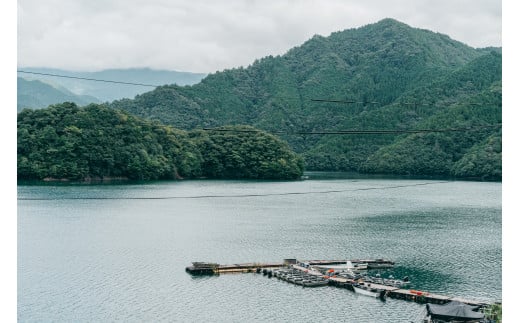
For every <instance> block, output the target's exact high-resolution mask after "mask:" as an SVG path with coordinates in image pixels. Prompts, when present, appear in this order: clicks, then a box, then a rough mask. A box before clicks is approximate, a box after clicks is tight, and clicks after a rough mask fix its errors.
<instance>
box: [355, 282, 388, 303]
mask: <svg viewBox="0 0 520 323" xmlns="http://www.w3.org/2000/svg"><path fill="white" fill-rule="evenodd" d="M352 287H353V288H354V292H356V293H358V294H361V295H366V296H371V297H379V298H381V299H385V298H386V290H384V289H381V288H373V287H370V286H369V285H361V284H352Z"/></svg>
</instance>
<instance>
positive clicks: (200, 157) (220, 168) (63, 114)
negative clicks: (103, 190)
mask: <svg viewBox="0 0 520 323" xmlns="http://www.w3.org/2000/svg"><path fill="white" fill-rule="evenodd" d="M225 129H226V130H231V131H226V132H218V131H214V132H201V131H192V132H186V131H182V130H178V129H174V128H172V127H170V126H164V125H161V124H159V123H157V122H152V121H149V120H143V119H140V118H137V117H134V116H132V115H130V114H128V113H126V112H123V111H117V110H113V109H110V108H108V107H106V106H103V105H96V104H91V105H89V106H86V107H84V108H79V107H78V106H76V105H75V104H74V103H63V104H58V105H53V106H50V107H48V108H46V109H39V110H30V109H25V110H23V111H22V112H21V113H19V114H18V135H17V140H18V145H17V148H18V163H17V166H18V179H36V180H42V179H51V180H63V179H66V180H85V179H93V178H94V179H107V178H112V179H113V178H118V179H140V180H149V179H177V178H200V177H207V178H252V179H298V178H300V177H301V175H302V173H303V160H302V159H301V157H299V156H298V155H296V154H295V153H294V152H292V151H291V150H290V148H289V147H288V145H287V143H285V142H283V141H281V140H280V139H279V138H277V137H275V136H273V135H271V134H268V133H265V132H262V131H258V130H256V129H254V128H252V127H249V126H242V127H227V128H225ZM223 130H224V129H223ZM237 131H247V132H245V133H244V134H240V133H239V132H237Z"/></svg>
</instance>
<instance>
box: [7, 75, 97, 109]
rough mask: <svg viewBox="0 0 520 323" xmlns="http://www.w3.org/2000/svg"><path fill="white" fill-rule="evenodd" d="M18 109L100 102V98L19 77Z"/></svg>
mask: <svg viewBox="0 0 520 323" xmlns="http://www.w3.org/2000/svg"><path fill="white" fill-rule="evenodd" d="M17 82H18V83H17V91H18V92H17V95H18V97H17V104H16V105H17V111H18V112H20V111H22V109H23V108H29V109H41V108H46V107H48V106H49V105H51V104H56V103H62V102H67V101H68V102H74V103H76V104H78V105H86V104H89V103H98V102H100V101H99V99H97V98H94V97H90V96H86V95H76V94H74V93H72V92H70V91H68V90H66V89H64V88H55V87H53V86H52V85H50V84H47V83H44V82H40V81H37V80H26V79H24V78H21V77H18V78H17Z"/></svg>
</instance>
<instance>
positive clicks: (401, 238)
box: [18, 175, 502, 322]
mask: <svg viewBox="0 0 520 323" xmlns="http://www.w3.org/2000/svg"><path fill="white" fill-rule="evenodd" d="M501 194H502V186H501V183H483V182H464V181H443V180H420V179H417V180H410V179H370V178H368V179H366V178H365V179H364V178H341V179H335V178H332V177H316V176H314V175H311V176H310V178H309V179H307V180H305V181H295V182H263V181H262V182H259V181H210V180H204V181H202V180H201V181H175V182H154V183H147V184H123V185H81V184H78V185H70V184H69V185H63V184H62V185H19V186H18V320H19V321H20V322H113V321H122V322H201V321H207V322H252V321H258V322H260V321H262V322H264V321H268V322H296V321H298V322H301V321H317V322H323V321H328V322H410V321H418V319H419V318H421V317H422V316H421V315H422V312H423V311H424V305H420V304H415V303H410V302H405V301H401V300H394V299H388V300H387V301H386V302H382V301H379V300H376V299H372V298H370V297H366V296H361V295H357V294H354V293H353V292H351V291H349V290H347V289H340V288H334V287H321V288H314V289H312V288H302V287H301V286H296V285H292V284H288V283H285V282H283V281H279V280H277V279H268V278H267V277H266V276H263V275H258V274H231V275H221V276H216V277H192V276H190V275H188V274H187V273H186V272H185V267H186V266H189V265H190V264H191V262H192V261H210V262H218V263H221V264H232V263H240V262H264V261H265V262H272V261H281V260H282V259H284V258H299V259H338V258H339V259H345V258H388V259H391V260H394V261H395V262H396V267H395V268H394V269H392V270H388V271H380V273H381V275H383V276H385V275H390V274H392V275H394V276H395V277H397V278H402V277H404V276H409V277H410V280H411V281H412V285H411V286H410V288H411V289H419V290H425V291H429V292H433V293H441V294H446V295H448V296H460V297H465V298H470V299H477V300H485V301H497V300H500V299H501V298H502V289H501V288H502V287H501V284H502V273H501V267H502V249H501V243H502V234H501V225H502V219H501V214H502V205H501Z"/></svg>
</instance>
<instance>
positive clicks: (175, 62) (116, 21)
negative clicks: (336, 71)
mask: <svg viewBox="0 0 520 323" xmlns="http://www.w3.org/2000/svg"><path fill="white" fill-rule="evenodd" d="M17 14H18V21H17V24H18V31H17V32H18V39H17V47H18V48H17V49H18V51H17V58H18V66H20V67H28V66H31V67H53V68H62V69H72V70H82V71H95V70H101V69H107V68H129V67H150V68H154V69H168V70H177V71H188V72H203V73H211V72H215V71H217V70H223V69H226V68H233V67H238V66H247V65H249V64H251V63H252V62H253V61H254V60H255V59H257V58H261V57H264V56H266V55H278V54H284V53H285V52H286V51H287V50H289V49H290V48H292V47H294V46H298V45H301V44H302V43H303V42H305V41H306V40H308V39H309V38H311V37H312V36H313V35H315V34H319V35H322V36H328V35H330V33H331V32H334V31H340V30H345V29H350V28H357V27H360V26H363V25H366V24H370V23H375V22H377V21H379V20H381V19H383V18H386V17H390V18H394V19H397V20H399V21H401V22H404V23H406V24H408V25H410V26H412V27H418V28H423V29H429V30H432V31H435V32H440V33H443V34H447V35H448V36H450V37H451V38H453V39H455V40H459V41H462V42H463V43H466V44H468V45H470V46H472V47H486V46H502V36H501V32H502V30H501V27H502V2H501V1H500V0H397V1H384V0H319V1H313V0H300V1H291V0H258V1H255V0H249V1H247V0H225V1H218V0H104V1H100V0H18V7H17Z"/></svg>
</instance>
